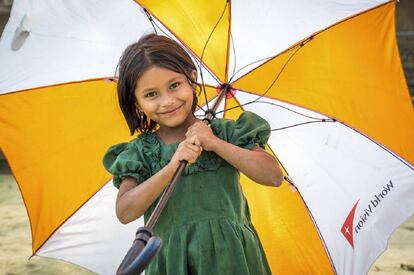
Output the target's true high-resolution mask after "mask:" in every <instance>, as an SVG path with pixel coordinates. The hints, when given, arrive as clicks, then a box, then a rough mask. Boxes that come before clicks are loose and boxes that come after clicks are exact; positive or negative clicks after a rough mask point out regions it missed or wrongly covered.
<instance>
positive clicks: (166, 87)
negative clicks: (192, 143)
mask: <svg viewBox="0 0 414 275" xmlns="http://www.w3.org/2000/svg"><path fill="white" fill-rule="evenodd" d="M195 74H196V72H195V71H194V72H193V77H194V79H195ZM135 97H136V99H137V102H138V109H139V110H140V111H141V112H144V113H145V114H146V115H147V116H148V117H149V118H150V119H152V120H154V121H155V122H157V123H158V124H159V125H160V130H161V131H162V130H164V129H163V128H177V127H179V128H181V127H183V128H184V129H186V128H188V126H189V125H191V124H192V123H194V122H195V121H196V120H197V119H196V118H195V117H194V115H193V112H192V104H193V97H194V90H193V87H192V85H191V84H190V82H189V81H188V79H187V78H186V76H185V75H184V74H180V73H177V72H174V71H171V70H169V69H166V68H163V67H158V66H152V67H150V68H149V69H148V70H146V71H145V72H144V73H143V74H142V75H141V77H140V78H139V79H138V81H137V85H136V88H135Z"/></svg>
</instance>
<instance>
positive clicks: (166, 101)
mask: <svg viewBox="0 0 414 275" xmlns="http://www.w3.org/2000/svg"><path fill="white" fill-rule="evenodd" d="M174 102H175V99H174V97H173V96H172V95H169V94H168V93H166V94H164V96H163V99H162V101H161V105H162V107H168V106H172V105H174Z"/></svg>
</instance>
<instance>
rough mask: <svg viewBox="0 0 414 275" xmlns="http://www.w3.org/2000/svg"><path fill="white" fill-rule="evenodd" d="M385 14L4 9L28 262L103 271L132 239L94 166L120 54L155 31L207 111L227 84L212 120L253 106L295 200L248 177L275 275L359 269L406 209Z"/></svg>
mask: <svg viewBox="0 0 414 275" xmlns="http://www.w3.org/2000/svg"><path fill="white" fill-rule="evenodd" d="M394 20H395V2H394V1H384V0H363V1H361V0H343V1H333V0H318V1H300V0H294V1H289V3H288V2H286V1H281V0H278V1H260V3H254V4H252V3H249V2H247V1H239V2H235V3H231V2H230V1H223V0H214V1H209V2H206V1H189V0H187V1H178V0H175V1H168V2H160V1H136V2H134V1H129V0H119V1H109V0H100V1H80V0H79V1H75V0H73V1H53V0H45V1H40V2H39V1H22V0H16V1H14V4H13V8H12V13H11V17H10V19H9V22H8V24H7V26H6V29H5V31H4V33H3V36H2V38H1V40H0V60H1V67H0V72H1V75H2V78H1V80H0V147H1V150H2V151H3V153H4V154H5V156H6V158H7V160H8V162H9V164H10V166H11V169H12V171H13V174H14V176H15V178H16V181H17V182H18V184H19V187H20V190H21V193H22V196H23V199H24V202H25V205H26V209H27V212H28V216H29V219H30V225H31V230H32V243H33V254H34V255H41V256H48V257H55V258H60V259H65V260H67V261H71V262H74V263H76V264H79V265H82V266H84V267H86V268H88V269H90V270H92V271H95V272H97V273H100V274H105V273H107V274H113V273H114V270H116V268H117V266H118V264H119V263H120V261H121V259H122V257H123V255H124V254H125V253H126V251H127V249H128V247H129V246H130V244H131V243H132V240H133V238H134V231H135V229H136V228H137V227H138V225H139V224H140V223H141V222H142V221H141V220H137V221H136V222H134V223H131V224H128V225H121V224H120V223H119V222H118V221H117V219H116V217H115V211H114V201H115V196H116V192H117V190H116V189H115V188H114V187H113V186H112V182H111V180H110V175H109V174H108V173H107V172H105V171H104V169H103V166H102V163H101V160H102V156H103V154H104V152H105V151H106V149H107V148H108V147H109V146H110V145H112V144H115V143H120V142H122V141H126V140H129V139H131V137H130V136H129V135H128V133H129V131H128V128H127V126H126V123H125V122H124V120H123V118H122V114H121V112H120V110H119V108H118V107H117V99H116V92H115V91H116V87H115V84H114V82H112V81H110V79H112V77H113V75H114V73H115V68H116V64H117V61H118V59H119V57H120V55H121V53H122V51H123V49H124V48H125V47H126V46H127V45H129V44H130V43H132V42H134V41H136V40H138V38H139V37H140V36H141V35H142V34H145V33H148V32H151V31H153V30H156V31H157V32H160V33H164V34H165V35H168V36H170V37H173V38H174V39H176V40H178V41H179V42H180V43H182V45H183V46H184V47H186V49H187V50H188V51H189V52H190V53H191V54H192V55H193V57H194V59H195V61H196V62H197V63H198V64H199V65H200V73H201V74H200V76H199V80H201V79H203V81H204V83H205V85H204V87H205V90H206V95H205V96H204V95H202V96H201V97H200V101H201V105H202V108H203V109H204V110H205V109H206V107H207V106H206V105H205V104H207V102H208V101H214V100H215V98H216V96H217V88H218V87H220V86H221V85H222V84H229V85H231V87H232V92H231V93H229V94H228V96H227V98H226V100H225V102H224V103H223V104H222V106H221V108H220V111H219V116H224V117H226V118H232V119H235V118H237V117H238V116H239V114H240V112H242V111H243V110H249V111H253V112H256V113H258V114H259V115H261V116H262V117H264V118H265V119H266V120H268V121H269V123H270V125H271V127H272V129H273V133H272V136H271V138H270V140H269V143H268V147H267V150H268V152H270V153H272V154H274V155H275V156H276V157H277V158H278V160H279V162H280V164H281V166H282V167H283V168H284V172H285V174H286V175H289V177H290V178H291V179H292V180H293V181H294V182H295V184H296V186H297V187H298V190H299V193H292V192H290V190H289V188H288V187H287V184H284V185H283V186H282V187H281V188H269V187H264V186H260V185H257V184H254V183H252V182H251V181H250V180H249V179H247V178H246V177H244V176H242V186H243V190H244V193H245V195H246V197H247V199H248V201H249V205H250V208H251V212H252V219H253V223H254V225H255V227H256V229H257V231H258V233H259V235H260V238H261V240H262V242H263V246H264V250H265V252H266V256H267V258H268V261H269V264H270V266H271V269H272V271H273V272H274V273H286V272H289V273H293V274H302V273H318V274H325V273H326V274H330V273H339V274H363V273H365V272H367V270H368V269H369V267H370V265H371V264H372V263H373V261H374V260H375V259H376V258H377V257H378V255H379V254H380V253H381V252H382V251H383V250H384V249H385V247H386V242H387V239H388V237H389V235H390V234H391V232H392V231H393V230H394V229H395V228H396V227H397V226H398V225H399V224H401V223H402V222H403V221H404V220H405V219H406V218H408V217H409V216H410V215H412V214H413V213H414V204H413V201H414V168H413V164H414V145H413V143H412V140H414V129H413V127H412V125H414V114H413V106H412V103H411V100H410V97H409V93H408V89H407V85H406V82H405V79H404V74H403V71H402V67H401V63H400V59H399V53H398V48H397V42H396V34H395V22H394ZM201 60H202V62H201ZM201 63H202V64H201ZM198 112H199V113H203V110H202V109H200V110H199V111H198Z"/></svg>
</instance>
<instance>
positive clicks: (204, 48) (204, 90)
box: [200, 1, 228, 110]
mask: <svg viewBox="0 0 414 275" xmlns="http://www.w3.org/2000/svg"><path fill="white" fill-rule="evenodd" d="M227 5H228V1H226V4H225V5H224V9H223V11H222V12H221V15H220V18H219V19H218V21H217V22H216V24H215V25H214V27H213V29H212V30H211V32H210V34H209V36H208V38H207V40H206V43H204V47H203V50H202V52H201V56H200V62H201V64H203V57H204V53H205V50H206V48H207V45H208V42H209V41H210V38H211V36H212V35H213V33H214V31H215V30H216V28H217V26H218V24H219V23H220V21H221V19H222V18H223V15H224V13H225V11H226V9H227ZM200 77H201V83H202V87H203V93H204V98H205V100H206V106H207V110H210V107H209V106H208V100H207V92H206V89H205V88H204V78H203V71H202V70H201V69H200Z"/></svg>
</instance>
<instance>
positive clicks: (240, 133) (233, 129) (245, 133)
mask: <svg viewBox="0 0 414 275" xmlns="http://www.w3.org/2000/svg"><path fill="white" fill-rule="evenodd" d="M211 127H212V130H213V131H214V133H215V134H216V135H217V136H218V137H219V138H221V139H223V140H225V141H227V142H229V143H231V144H234V145H237V146H239V147H243V148H246V149H249V150H250V149H252V148H253V147H254V146H255V145H256V144H257V145H259V146H260V147H262V148H264V146H265V144H267V141H268V139H269V137H270V125H269V123H268V122H267V121H266V120H264V119H263V118H262V117H260V116H258V115H257V114H255V113H252V112H249V111H245V112H243V113H242V114H241V115H240V117H239V118H238V119H237V120H236V121H233V120H229V119H216V120H213V122H212V125H211Z"/></svg>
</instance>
